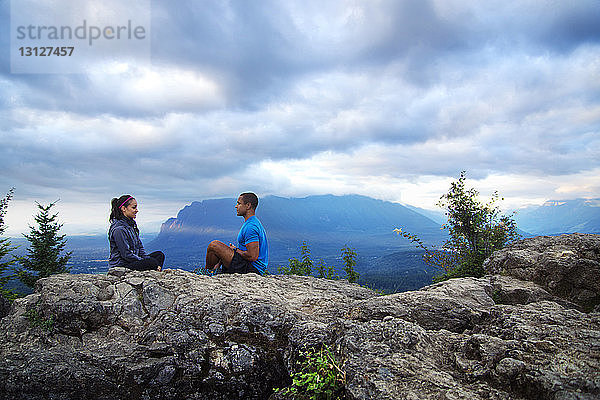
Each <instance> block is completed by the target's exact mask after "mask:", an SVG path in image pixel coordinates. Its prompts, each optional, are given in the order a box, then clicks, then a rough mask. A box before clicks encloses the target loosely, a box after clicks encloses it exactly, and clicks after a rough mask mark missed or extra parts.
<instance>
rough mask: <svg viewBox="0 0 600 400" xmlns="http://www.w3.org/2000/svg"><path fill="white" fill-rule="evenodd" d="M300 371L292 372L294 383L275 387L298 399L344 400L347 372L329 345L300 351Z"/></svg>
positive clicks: (278, 390)
mask: <svg viewBox="0 0 600 400" xmlns="http://www.w3.org/2000/svg"><path fill="white" fill-rule="evenodd" d="M300 360H301V361H300V362H299V370H298V372H294V373H292V374H291V378H292V385H291V386H289V387H287V388H284V389H277V388H276V389H274V390H275V392H279V393H281V394H283V395H286V396H290V397H291V398H293V399H298V400H342V399H344V398H345V396H344V387H345V385H346V374H345V372H344V371H343V369H342V367H341V366H340V365H339V363H338V361H337V360H336V358H335V355H334V354H333V351H332V350H331V349H330V348H329V347H328V346H321V348H320V350H316V351H315V350H311V349H308V350H305V351H303V352H301V353H300Z"/></svg>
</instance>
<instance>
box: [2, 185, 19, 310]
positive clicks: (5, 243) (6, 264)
mask: <svg viewBox="0 0 600 400" xmlns="http://www.w3.org/2000/svg"><path fill="white" fill-rule="evenodd" d="M14 191H15V188H11V189H10V190H9V191H8V193H7V194H6V196H4V198H3V199H2V200H0V236H1V235H3V234H4V230H5V229H6V227H5V226H4V215H5V214H6V209H7V207H8V202H9V201H10V200H11V199H12V196H13V193H14ZM15 248H16V246H13V245H11V243H10V240H8V239H7V238H0V294H1V295H2V296H4V297H6V298H9V299H10V298H13V297H14V293H13V292H12V291H10V290H8V289H6V288H5V286H6V284H7V283H8V281H10V280H11V279H12V276H11V275H8V274H7V271H10V270H11V268H12V266H13V264H14V262H15V260H14V258H13V259H11V260H4V261H3V259H4V257H6V256H7V255H8V254H9V253H10V252H11V251H13V250H14V249H15Z"/></svg>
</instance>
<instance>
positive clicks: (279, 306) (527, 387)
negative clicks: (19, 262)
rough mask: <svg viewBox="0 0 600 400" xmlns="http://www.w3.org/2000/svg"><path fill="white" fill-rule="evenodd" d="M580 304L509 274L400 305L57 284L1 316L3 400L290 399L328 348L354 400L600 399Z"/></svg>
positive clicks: (124, 273) (88, 278) (250, 279)
mask: <svg viewBox="0 0 600 400" xmlns="http://www.w3.org/2000/svg"><path fill="white" fill-rule="evenodd" d="M575 265H579V266H581V265H587V264H583V263H575ZM582 273H583V272H582ZM596 279H598V277H596ZM578 308H579V305H577V304H575V303H574V302H571V301H569V300H566V299H563V298H560V297H558V296H557V295H556V294H554V293H552V292H551V291H550V290H548V289H547V288H545V287H544V286H542V285H539V284H536V283H534V282H531V281H527V280H522V279H519V278H517V277H515V276H507V275H499V274H495V275H488V276H485V277H483V278H477V279H476V278H464V279H452V280H449V281H446V282H442V283H439V284H436V285H431V286H428V287H426V288H423V289H422V290H419V291H414V292H405V293H397V294H393V295H387V296H380V295H377V294H376V293H374V292H373V291H371V290H369V289H367V288H364V287H360V286H358V285H356V284H350V283H348V282H347V281H330V280H323V279H316V278H312V277H300V276H265V277H261V276H258V275H254V274H248V275H221V276H215V277H206V276H198V275H194V274H192V273H189V272H185V271H180V270H166V271H163V272H157V271H145V272H139V271H130V270H127V269H122V268H113V269H111V270H109V272H108V274H107V275H83V274H82V275H69V274H64V275H56V276H52V277H50V278H45V279H41V280H40V281H39V282H38V284H37V287H36V291H35V293H34V294H32V295H30V296H27V297H25V298H23V299H19V300H17V301H15V302H14V304H13V307H12V308H11V311H10V313H9V315H8V316H6V317H5V318H3V319H2V320H0V360H2V361H1V362H0V399H1V400H4V399H6V400H8V399H11V400H12V399H48V400H49V399H66V400H69V399H82V398H85V399H92V400H94V399H152V398H160V399H271V400H273V399H276V398H277V399H282V398H286V397H285V396H282V395H281V394H274V391H273V389H274V388H281V387H286V386H288V385H290V384H291V378H290V375H291V374H292V373H293V372H295V371H298V370H299V368H300V364H299V361H301V359H302V358H301V353H302V351H303V350H304V349H307V348H320V347H321V346H322V345H327V346H329V347H330V348H331V349H333V350H334V352H335V355H336V357H337V360H338V365H339V367H340V370H341V372H342V373H343V375H344V376H345V385H344V395H345V398H346V399H352V400H358V399H360V400H367V399H368V400H371V399H507V400H508V399H596V398H600V374H598V371H600V313H598V312H588V313H585V312H582V311H581V310H580V309H578Z"/></svg>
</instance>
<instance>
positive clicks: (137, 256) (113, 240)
mask: <svg viewBox="0 0 600 400" xmlns="http://www.w3.org/2000/svg"><path fill="white" fill-rule="evenodd" d="M108 242H109V243H110V257H109V259H108V266H109V267H124V266H126V265H127V264H129V263H131V262H134V261H138V260H141V259H143V258H144V257H146V251H145V250H144V246H143V245H142V241H141V240H140V234H139V230H138V228H137V225H136V224H135V221H134V220H132V219H130V218H122V219H115V220H113V221H112V223H111V224H110V229H109V230H108Z"/></svg>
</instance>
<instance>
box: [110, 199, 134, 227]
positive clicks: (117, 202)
mask: <svg viewBox="0 0 600 400" xmlns="http://www.w3.org/2000/svg"><path fill="white" fill-rule="evenodd" d="M131 200H133V196H131V195H128V194H124V195H123V196H121V197H115V198H113V199H112V200H111V201H110V217H109V218H108V220H109V221H114V220H115V219H121V218H123V217H124V215H123V211H121V207H122V206H125V207H127V205H128V204H129V202H130V201H131Z"/></svg>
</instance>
